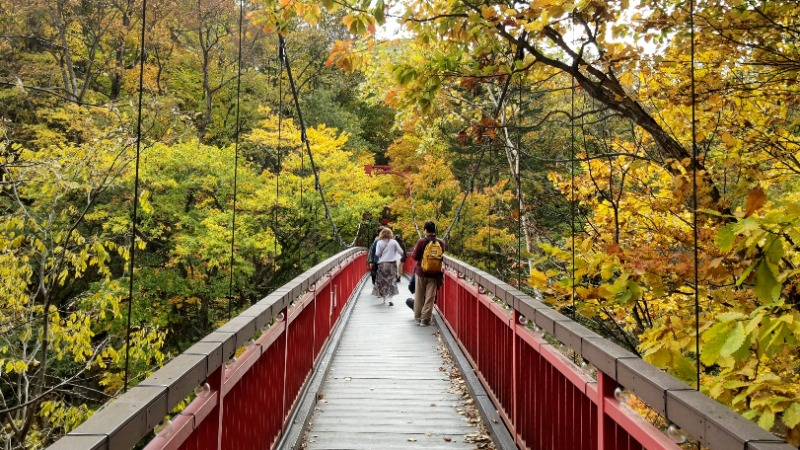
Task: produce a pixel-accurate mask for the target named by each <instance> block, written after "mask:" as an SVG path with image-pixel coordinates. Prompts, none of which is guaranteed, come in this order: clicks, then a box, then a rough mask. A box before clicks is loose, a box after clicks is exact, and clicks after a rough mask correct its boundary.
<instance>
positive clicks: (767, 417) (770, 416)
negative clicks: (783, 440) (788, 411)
mask: <svg viewBox="0 0 800 450" xmlns="http://www.w3.org/2000/svg"><path fill="white" fill-rule="evenodd" d="M773 425H775V413H774V412H772V411H771V410H769V409H768V410H766V411H764V413H763V414H761V417H760V418H759V419H758V426H760V427H761V428H763V429H765V430H767V431H769V430H772V426H773Z"/></svg>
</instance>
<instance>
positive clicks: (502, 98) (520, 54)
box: [442, 31, 527, 241]
mask: <svg viewBox="0 0 800 450" xmlns="http://www.w3.org/2000/svg"><path fill="white" fill-rule="evenodd" d="M526 36H527V32H524V31H523V32H522V35H520V38H519V42H520V43H519V44H518V45H517V51H516V52H514V61H515V62H516V61H521V60H522V58H523V57H524V56H525V50H524V49H523V47H522V40H523V39H526ZM512 77H513V73H512V74H511V75H509V76H508V78H506V81H505V84H504V85H503V90H502V91H501V92H500V98H499V99H498V101H497V106H496V107H495V110H494V114H493V115H492V117H497V115H498V114H500V111H501V109H502V107H503V103H504V102H505V99H506V96H507V95H508V87H509V85H510V84H511V79H512ZM487 147H488V144H483V145H482V148H481V153H480V155H479V156H478V164H477V165H476V166H475V170H474V171H473V172H472V177H470V180H469V185H468V187H467V190H466V191H464V197H462V198H461V204H460V205H458V209H457V210H456V215H455V217H454V218H453V221H452V222H450V225H449V226H448V227H447V230H445V232H444V235H442V239H444V240H445V241H446V240H447V239H448V238H449V237H450V231H451V230H452V229H453V225H455V224H456V222H458V219H459V218H460V217H461V210H462V209H464V204H465V203H466V202H467V197H468V196H469V193H470V192H472V188H473V186H474V185H475V177H477V175H478V171H479V169H480V168H481V164H482V163H483V156H484V154H485V153H486V148H487ZM517 172H519V171H517Z"/></svg>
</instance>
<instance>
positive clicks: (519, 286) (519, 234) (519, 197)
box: [516, 73, 524, 289]
mask: <svg viewBox="0 0 800 450" xmlns="http://www.w3.org/2000/svg"><path fill="white" fill-rule="evenodd" d="M521 113H522V73H520V74H519V89H517V173H516V182H517V211H519V222H518V223H517V289H522V215H523V214H524V212H523V211H522V181H521V180H520V173H519V171H520V163H519V160H520V158H521V157H522V150H521V148H520V145H521V143H522V119H521V116H522V114H521Z"/></svg>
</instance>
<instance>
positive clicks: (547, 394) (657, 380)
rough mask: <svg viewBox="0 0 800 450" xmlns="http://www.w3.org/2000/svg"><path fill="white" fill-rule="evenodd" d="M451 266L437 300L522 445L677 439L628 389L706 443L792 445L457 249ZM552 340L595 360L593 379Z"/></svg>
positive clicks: (619, 445) (613, 445)
mask: <svg viewBox="0 0 800 450" xmlns="http://www.w3.org/2000/svg"><path fill="white" fill-rule="evenodd" d="M412 264H413V261H410V262H408V263H407V265H406V270H408V271H410V270H411V268H412ZM446 268H447V270H446V274H445V281H444V286H443V288H442V291H440V293H439V300H438V303H437V308H438V310H439V312H440V314H441V315H442V317H443V318H444V321H445V323H446V326H447V327H448V328H449V329H450V331H451V332H452V333H453V335H454V336H455V337H456V338H457V340H458V342H459V345H460V346H461V348H462V350H463V351H464V353H465V354H466V356H467V358H468V359H469V360H470V363H471V364H472V366H473V367H474V368H475V371H476V373H477V375H478V378H479V379H480V381H481V383H482V384H483V386H484V388H485V389H486V391H487V392H488V395H489V396H490V397H491V399H492V402H493V403H494V405H495V406H496V408H497V410H498V412H499V414H500V416H501V417H502V418H503V420H504V421H505V423H506V426H507V427H508V429H509V431H510V432H511V434H512V436H514V439H515V441H516V443H517V445H518V446H519V447H520V448H523V449H532V450H548V449H552V450H566V449H576V450H577V449H581V450H584V449H585V450H590V449H591V450H612V449H613V450H623V449H624V450H634V449H652V450H666V449H678V448H680V447H679V446H678V445H676V444H675V443H674V442H673V440H672V439H671V438H669V437H667V435H665V433H664V432H662V431H661V430H659V429H658V428H656V427H655V426H654V425H652V424H651V423H650V422H648V421H646V420H644V419H643V418H642V417H641V416H640V415H638V414H636V413H634V412H633V411H632V409H631V408H629V407H628V406H626V405H624V404H622V403H621V402H620V401H619V400H618V399H617V397H618V396H620V397H621V398H623V400H624V397H622V396H624V395H626V394H625V391H627V392H630V393H633V394H635V395H636V397H638V399H639V400H641V401H642V402H644V403H646V405H647V406H648V407H649V408H651V409H652V410H655V411H657V412H658V413H659V414H660V415H661V417H662V418H663V421H664V425H665V426H666V424H667V423H671V424H674V425H675V426H677V427H680V429H682V430H683V431H685V432H686V433H687V434H688V435H689V436H691V437H693V438H695V439H696V440H699V442H701V443H702V445H704V446H706V447H708V448H711V449H714V450H716V449H718V450H740V449H743V450H756V449H759V450H791V449H794V447H792V446H790V445H789V444H787V443H785V442H784V441H782V440H781V439H779V438H778V437H777V436H775V435H773V434H772V433H769V432H768V431H766V430H763V429H761V428H759V427H758V426H757V425H755V424H754V423H752V422H750V421H748V420H747V419H745V418H743V417H741V416H739V415H738V414H736V413H734V412H733V411H731V410H730V409H728V408H727V407H725V406H723V405H721V404H719V403H717V402H716V401H714V400H712V399H710V398H709V397H707V396H705V395H704V394H702V393H700V392H697V391H696V390H694V389H693V388H692V387H690V386H688V385H686V384H685V383H683V382H681V381H678V380H677V379H675V378H673V377H672V376H670V375H668V374H667V373H665V372H663V371H661V370H659V369H658V368H656V367H654V366H652V365H650V364H648V363H646V362H645V361H643V360H642V359H641V358H639V357H637V356H636V355H634V354H633V353H631V352H629V351H627V350H625V349H623V348H621V347H619V346H617V345H615V344H614V343H612V342H610V341H608V340H606V339H604V338H603V337H601V336H600V335H598V334H596V333H594V332H592V331H590V330H589V329H587V328H585V327H583V326H581V325H580V324H578V323H576V322H574V321H572V320H571V319H570V318H568V317H566V316H563V315H561V314H559V313H558V312H556V311H555V310H553V309H552V308H550V307H549V306H547V305H545V304H544V303H542V302H539V301H537V300H535V299H533V298H532V297H530V296H528V295H525V294H524V293H522V292H521V291H519V290H517V289H515V288H513V287H512V286H510V285H508V284H506V283H504V282H502V281H500V280H498V279H497V278H495V277H493V276H491V275H489V274H488V273H486V272H483V271H480V270H478V269H475V268H474V267H471V266H469V265H467V264H464V263H462V262H460V261H458V260H455V259H453V258H447V260H446ZM496 299H497V300H498V301H495V300H496ZM504 305H505V306H504ZM553 344H555V345H556V346H561V345H564V346H566V347H568V348H569V349H571V350H572V351H574V355H576V356H575V358H576V359H577V358H581V359H582V360H584V361H588V362H589V363H591V364H592V365H594V366H595V367H596V368H597V373H596V379H595V378H594V377H593V376H591V375H590V374H589V373H587V372H586V371H585V370H582V369H581V368H579V367H578V366H577V365H576V364H574V363H573V361H571V360H570V358H568V357H567V356H565V354H564V352H562V351H560V349H558V348H556V347H554V345H553ZM623 390H624V391H623ZM615 392H616V395H615ZM691 448H695V447H694V446H692V447H691Z"/></svg>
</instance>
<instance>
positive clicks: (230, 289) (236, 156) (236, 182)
mask: <svg viewBox="0 0 800 450" xmlns="http://www.w3.org/2000/svg"><path fill="white" fill-rule="evenodd" d="M243 28H244V2H243V1H240V2H239V53H238V55H237V61H236V71H237V73H236V143H235V144H234V157H233V212H232V214H231V270H230V282H229V284H228V320H231V310H232V304H233V265H234V256H235V244H236V195H237V193H238V188H239V140H240V139H239V138H240V136H239V134H240V132H241V126H242V124H241V123H240V120H239V111H240V105H241V98H242V36H243V34H244V32H243Z"/></svg>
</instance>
